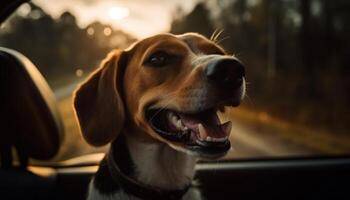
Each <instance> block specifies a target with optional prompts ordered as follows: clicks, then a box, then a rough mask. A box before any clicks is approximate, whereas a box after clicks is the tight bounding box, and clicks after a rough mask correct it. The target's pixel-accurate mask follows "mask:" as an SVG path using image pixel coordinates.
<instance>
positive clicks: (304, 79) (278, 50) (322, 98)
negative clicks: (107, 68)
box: [0, 0, 350, 160]
mask: <svg viewBox="0 0 350 200" xmlns="http://www.w3.org/2000/svg"><path fill="white" fill-rule="evenodd" d="M349 7H350V2H349V1H346V0H336V1H326V0H310V1H304V0H286V1H263V0H246V1H245V0H236V1H227V0H217V1H196V0H193V1H187V0H181V1H170V0H169V1H168V0H166V1H162V0H154V1H142V0H133V1H117V0H103V1H100V0H90V1H84V0H76V1H70V0H61V1H48V0H34V1H32V2H31V3H25V4H23V5H22V6H21V7H20V8H18V10H17V11H16V12H15V13H14V14H13V15H12V16H11V17H10V18H9V19H8V20H7V21H6V23H4V24H2V25H1V29H0V30H1V31H0V46H4V47H9V48H12V49H15V50H17V51H19V52H21V53H23V54H24V55H26V56H27V57H29V58H30V59H31V60H32V61H33V63H34V64H35V65H36V66H37V67H38V68H39V70H40V71H41V73H42V74H43V75H44V77H45V78H46V79H47V81H48V83H49V85H50V86H51V87H52V89H53V91H54V93H55V95H56V97H57V101H58V106H59V109H60V112H61V115H62V119H63V123H64V127H65V140H64V144H63V146H62V148H61V150H60V153H59V155H58V156H57V157H56V158H55V160H65V159H69V158H72V157H75V156H79V155H84V154H88V153H93V152H103V151H105V149H106V147H101V148H94V147H91V146H90V145H88V144H87V143H86V142H85V141H84V140H83V138H82V136H81V135H80V133H79V129H78V126H77V122H76V119H75V116H74V112H73V110H72V92H73V90H74V89H75V88H76V86H77V85H78V84H79V83H80V82H81V81H82V80H84V79H85V78H86V77H87V76H88V75H89V74H90V73H91V72H92V71H93V70H94V69H96V68H97V67H98V65H99V63H100V62H101V60H102V59H103V58H104V57H105V56H106V55H107V53H108V52H109V51H111V50H112V49H114V48H121V49H124V48H127V47H128V46H129V45H130V44H131V43H133V42H134V41H136V40H138V39H141V38H144V37H147V36H151V35H154V34H157V33H163V32H172V33H176V34H178V33H184V32H198V33H201V34H203V35H205V36H207V37H210V36H211V35H212V34H213V33H214V32H215V33H219V32H220V33H221V34H219V35H218V38H217V43H218V44H220V45H222V46H223V47H224V48H225V49H226V50H227V52H230V53H232V54H235V55H236V56H237V57H238V58H239V59H240V60H241V61H242V62H243V63H244V64H245V66H246V79H247V95H246V97H245V99H244V102H243V104H242V105H240V106H239V107H238V108H229V109H226V112H225V114H223V115H222V116H221V118H222V120H232V121H233V129H232V132H231V136H230V140H231V143H232V146H233V148H232V149H231V150H230V151H229V153H228V155H227V156H226V157H225V158H224V159H242V158H244V159H253V158H267V157H269V158H271V157H300V156H335V155H348V154H349V153H350V131H349V130H350V124H349V122H350V109H349V108H350V106H349V102H350V92H349V91H350V76H349V75H350V71H349V69H348V64H349V63H350V48H349V45H350V37H349V35H350V12H349Z"/></svg>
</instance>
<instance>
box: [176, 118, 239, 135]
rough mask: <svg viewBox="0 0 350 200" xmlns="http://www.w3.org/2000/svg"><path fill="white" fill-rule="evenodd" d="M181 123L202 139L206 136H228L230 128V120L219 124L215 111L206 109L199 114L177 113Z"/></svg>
mask: <svg viewBox="0 0 350 200" xmlns="http://www.w3.org/2000/svg"><path fill="white" fill-rule="evenodd" d="M179 116H180V118H181V121H182V123H183V124H184V125H185V126H186V127H188V128H189V129H191V130H192V131H194V132H195V133H196V134H197V135H198V136H199V137H200V138H201V139H202V140H205V139H206V138H207V137H208V136H209V137H212V138H224V137H227V136H229V134H230V132H231V128H232V123H231V122H230V121H228V122H226V123H223V124H220V120H219V117H218V116H217V114H216V111H206V112H203V113H200V114H179Z"/></svg>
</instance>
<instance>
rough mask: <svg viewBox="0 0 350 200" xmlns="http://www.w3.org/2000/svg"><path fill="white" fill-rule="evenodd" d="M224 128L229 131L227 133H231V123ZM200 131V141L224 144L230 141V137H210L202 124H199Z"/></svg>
mask: <svg viewBox="0 0 350 200" xmlns="http://www.w3.org/2000/svg"><path fill="white" fill-rule="evenodd" d="M231 127H232V126H231ZM224 128H225V129H227V131H231V128H230V123H225V124H224ZM198 130H199V139H200V140H201V141H207V142H224V141H225V140H227V139H228V136H225V137H221V138H215V137H210V136H209V135H208V133H207V131H206V130H205V128H204V126H203V125H202V124H198Z"/></svg>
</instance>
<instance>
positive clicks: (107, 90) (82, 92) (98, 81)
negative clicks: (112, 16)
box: [74, 50, 126, 146]
mask: <svg viewBox="0 0 350 200" xmlns="http://www.w3.org/2000/svg"><path fill="white" fill-rule="evenodd" d="M123 54H124V52H123V51H120V50H115V51H113V52H111V53H109V54H108V56H107V58H105V59H104V60H103V61H102V64H101V66H100V67H99V69H97V70H96V71H95V72H94V73H93V74H92V75H91V76H90V77H89V78H88V79H87V80H86V81H85V82H84V83H82V84H81V85H80V87H79V88H78V89H77V90H76V91H75V96H74V109H75V113H76V116H77V118H78V121H79V125H80V131H81V132H82V134H83V136H84V138H85V140H86V141H87V142H88V143H89V144H91V145H94V146H101V145H105V144H107V143H109V142H111V141H112V140H114V139H115V138H116V137H117V135H118V134H119V132H120V131H121V129H122V128H123V125H124V105H123V102H122V98H121V95H120V90H121V89H120V88H121V85H120V84H122V78H123V73H124V70H125V67H126V61H125V60H126V59H125V58H124V57H126V56H125V55H123Z"/></svg>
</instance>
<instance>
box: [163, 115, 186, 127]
mask: <svg viewBox="0 0 350 200" xmlns="http://www.w3.org/2000/svg"><path fill="white" fill-rule="evenodd" d="M167 118H168V120H169V121H170V122H171V123H172V124H173V125H174V126H175V127H176V128H178V129H179V130H182V131H187V130H188V128H187V127H186V126H184V124H183V123H182V121H181V119H180V118H179V116H178V115H176V114H175V113H173V112H168V114H167Z"/></svg>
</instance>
